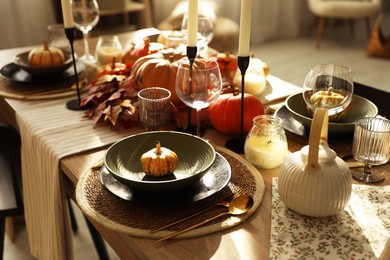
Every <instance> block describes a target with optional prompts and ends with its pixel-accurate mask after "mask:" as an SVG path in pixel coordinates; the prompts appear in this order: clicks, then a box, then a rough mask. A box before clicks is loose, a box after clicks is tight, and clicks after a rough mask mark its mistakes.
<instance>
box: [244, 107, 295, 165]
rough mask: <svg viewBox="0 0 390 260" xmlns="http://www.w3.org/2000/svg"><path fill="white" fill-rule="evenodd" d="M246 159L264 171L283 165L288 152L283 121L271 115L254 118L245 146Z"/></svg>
mask: <svg viewBox="0 0 390 260" xmlns="http://www.w3.org/2000/svg"><path fill="white" fill-rule="evenodd" d="M244 152H245V158H246V159H247V160H248V161H249V162H250V163H252V164H253V165H255V166H256V167H259V168H262V169H273V168H276V167H278V166H280V165H282V164H283V162H284V159H285V158H286V155H287V152H288V146H287V138H286V134H285V132H284V129H283V127H282V120H281V119H280V118H279V117H275V116H271V115H260V116H256V117H255V118H253V126H252V128H251V130H250V131H249V133H248V136H247V137H246V140H245V145H244Z"/></svg>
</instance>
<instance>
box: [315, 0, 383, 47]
mask: <svg viewBox="0 0 390 260" xmlns="http://www.w3.org/2000/svg"><path fill="white" fill-rule="evenodd" d="M308 5H309V10H310V11H311V12H312V13H313V14H314V15H315V16H316V18H317V23H318V25H317V36H316V37H317V39H316V47H317V48H319V47H320V45H321V41H322V37H323V33H324V29H325V22H326V20H327V19H347V20H348V21H349V24H350V29H351V33H352V34H353V33H354V28H353V21H354V20H355V19H365V23H366V32H367V37H368V38H369V37H370V35H371V27H370V19H371V18H372V17H375V16H376V15H377V14H378V13H379V10H380V8H381V0H308Z"/></svg>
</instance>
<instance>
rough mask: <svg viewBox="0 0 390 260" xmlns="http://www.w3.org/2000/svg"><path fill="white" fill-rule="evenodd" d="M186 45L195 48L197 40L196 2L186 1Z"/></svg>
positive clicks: (193, 0) (194, 0)
mask: <svg viewBox="0 0 390 260" xmlns="http://www.w3.org/2000/svg"><path fill="white" fill-rule="evenodd" d="M187 28H188V30H187V31H188V36H187V37H188V43H187V45H188V46H190V47H196V42H197V38H198V0H189V1H188V26H187Z"/></svg>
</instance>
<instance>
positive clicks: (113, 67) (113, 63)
mask: <svg viewBox="0 0 390 260" xmlns="http://www.w3.org/2000/svg"><path fill="white" fill-rule="evenodd" d="M111 64H112V65H111V68H112V69H115V57H114V58H112V63H111Z"/></svg>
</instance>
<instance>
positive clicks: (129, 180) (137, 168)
mask: <svg viewBox="0 0 390 260" xmlns="http://www.w3.org/2000/svg"><path fill="white" fill-rule="evenodd" d="M156 141H159V142H160V143H161V146H162V147H165V148H168V149H170V150H172V151H174V152H175V153H176V154H177V156H178V157H179V163H178V166H177V169H176V170H175V172H174V173H173V174H169V175H167V176H164V177H151V176H148V175H146V174H145V173H144V172H143V170H142V165H141V162H140V158H141V155H142V154H144V153H145V152H147V151H149V150H150V149H153V148H154V147H155V146H156V144H155V143H156ZM215 157H216V153H215V150H214V148H213V147H212V146H211V145H210V144H209V143H208V142H207V141H205V140H203V139H202V138H199V137H196V136H194V135H190V134H186V133H180V132H171V131H156V132H146V133H141V134H135V135H132V136H129V137H126V138H124V139H122V140H120V141H118V142H116V143H115V144H113V145H112V146H111V147H110V148H109V149H108V150H107V152H106V154H105V157H104V164H105V166H106V168H107V170H108V171H109V172H110V174H111V175H112V176H113V177H114V178H115V179H117V180H118V181H120V182H121V183H123V184H125V185H127V186H129V187H130V188H132V189H135V190H143V191H153V192H157V191H158V192H160V191H170V190H176V189H181V188H183V187H186V186H189V185H191V184H193V183H194V182H196V181H198V180H199V179H200V178H202V177H203V175H204V174H205V173H206V172H207V170H208V169H209V168H210V166H211V165H212V164H213V162H214V160H215Z"/></svg>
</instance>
